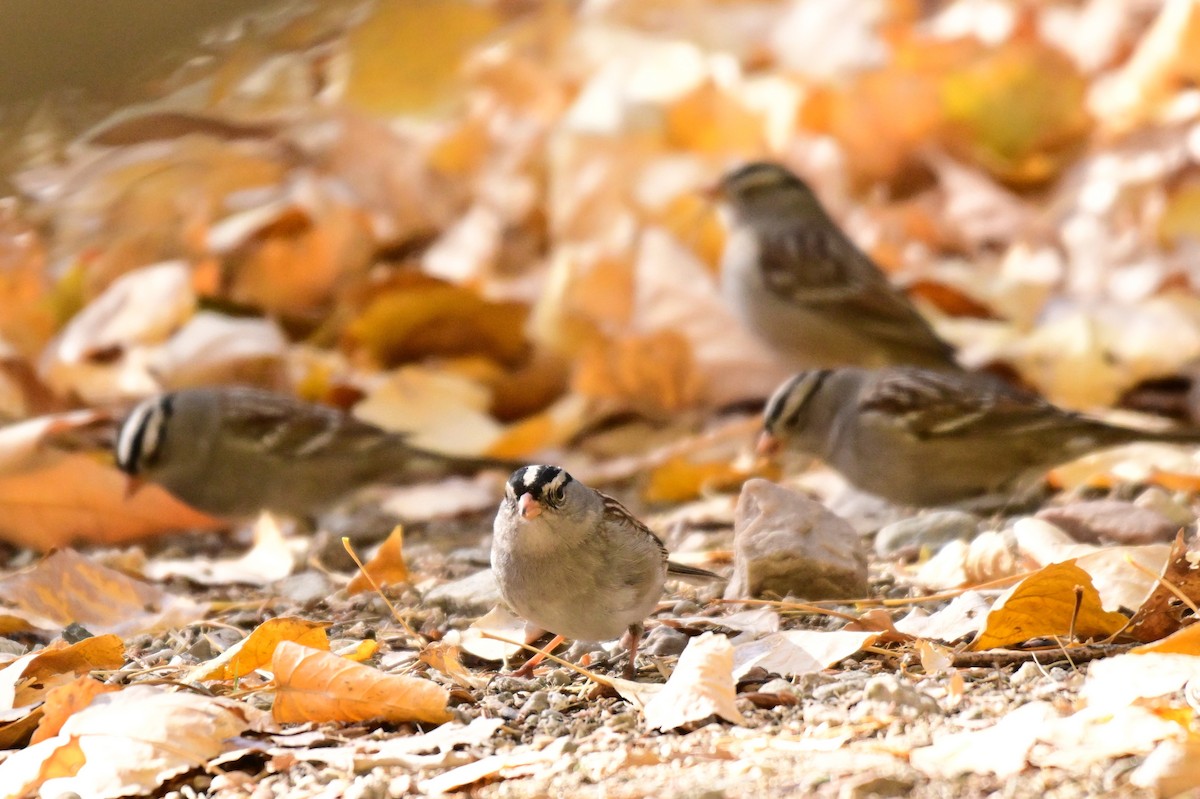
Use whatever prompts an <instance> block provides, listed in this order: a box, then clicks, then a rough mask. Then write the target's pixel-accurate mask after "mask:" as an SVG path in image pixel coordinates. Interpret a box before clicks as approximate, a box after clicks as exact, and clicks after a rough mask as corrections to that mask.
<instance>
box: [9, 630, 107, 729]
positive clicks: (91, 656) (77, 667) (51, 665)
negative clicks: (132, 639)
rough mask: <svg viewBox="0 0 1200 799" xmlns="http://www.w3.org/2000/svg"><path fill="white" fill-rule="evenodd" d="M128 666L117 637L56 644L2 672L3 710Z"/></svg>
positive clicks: (40, 698) (12, 664)
mask: <svg viewBox="0 0 1200 799" xmlns="http://www.w3.org/2000/svg"><path fill="white" fill-rule="evenodd" d="M124 665H125V644H124V643H123V642H122V641H121V639H120V638H119V637H118V636H116V635H97V636H93V637H91V638H85V639H84V640H82V641H79V642H78V643H75V644H68V643H66V642H65V641H55V642H53V643H51V644H50V645H49V646H47V647H45V648H44V649H39V650H38V651H36V652H31V653H29V654H28V655H23V656H22V657H19V658H17V659H16V660H14V661H13V662H12V663H9V664H7V665H6V666H4V668H3V669H0V711H3V710H8V709H11V708H14V707H25V706H26V705H30V704H33V703H34V702H40V701H42V699H44V698H45V695H46V692H47V691H49V690H51V689H53V688H55V687H57V686H59V685H64V684H66V683H69V682H70V681H71V680H72V679H74V678H76V677H79V676H82V675H85V674H88V673H89V672H92V671H96V670H102V671H111V670H114V669H119V668H121V667H122V666H124Z"/></svg>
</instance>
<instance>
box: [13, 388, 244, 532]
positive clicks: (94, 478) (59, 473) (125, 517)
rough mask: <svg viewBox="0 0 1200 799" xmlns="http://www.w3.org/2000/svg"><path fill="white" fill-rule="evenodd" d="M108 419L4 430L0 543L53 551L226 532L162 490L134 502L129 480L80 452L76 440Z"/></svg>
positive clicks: (46, 419) (88, 417)
mask: <svg viewBox="0 0 1200 799" xmlns="http://www.w3.org/2000/svg"><path fill="white" fill-rule="evenodd" d="M105 418H106V416H105V415H104V414H100V413H98V412H96V411H75V412H72V413H66V414H58V415H53V416H42V417H38V418H35V419H29V420H27V421H24V422H19V423H17V424H12V425H8V426H5V427H0V510H2V511H3V512H2V513H0V538H3V539H5V540H7V541H11V542H13V543H15V544H17V545H18V546H24V547H29V548H30V549H34V550H38V551H45V550H48V549H52V548H54V547H62V546H67V545H69V544H70V543H72V542H74V541H77V540H84V541H89V542H92V543H115V542H118V541H126V540H129V539H134V538H145V537H147V536H151V535H154V534H157V533H162V532H165V531H168V530H184V529H197V530H211V529H216V528H218V527H220V526H222V523H221V522H219V521H218V520H216V519H213V518H212V517H210V516H207V515H205V514H202V513H200V512H198V511H194V510H192V509H191V508H189V507H187V506H186V505H184V504H183V503H181V502H180V501H179V500H177V499H175V498H174V497H172V496H171V495H170V494H168V493H167V492H166V491H164V490H163V489H162V488H159V487H158V486H156V485H147V486H145V487H144V488H143V490H140V491H138V492H137V494H135V495H134V496H132V497H127V496H126V495H127V490H128V487H129V478H128V477H127V476H126V475H124V474H122V473H121V472H119V471H117V470H116V468H114V467H112V466H107V465H105V464H104V463H102V462H101V458H99V457H97V455H96V453H94V452H88V451H74V450H76V449H79V447H77V446H75V445H72V444H70V440H71V439H72V438H73V437H74V436H75V435H76V433H78V434H79V435H80V436H81V437H83V438H87V431H88V429H89V428H90V427H91V426H93V425H95V424H97V423H98V422H101V421H103V420H104V419H105ZM63 441H65V442H67V443H65V444H64V443H60V442H63ZM68 445H69V446H70V448H68Z"/></svg>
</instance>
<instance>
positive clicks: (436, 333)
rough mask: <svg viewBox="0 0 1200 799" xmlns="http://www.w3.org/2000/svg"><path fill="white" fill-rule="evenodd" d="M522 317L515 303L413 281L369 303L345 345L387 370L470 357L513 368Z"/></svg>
mask: <svg viewBox="0 0 1200 799" xmlns="http://www.w3.org/2000/svg"><path fill="white" fill-rule="evenodd" d="M526 315H527V310H526V308H525V307H524V306H522V305H519V304H517V303H513V302H492V301H489V300H485V299H483V298H482V297H481V296H479V295H478V294H476V293H475V292H474V291H471V290H470V289H467V288H463V287H461V286H453V285H450V284H447V283H442V282H441V281H438V280H433V279H431V278H425V277H422V276H417V277H414V278H413V279H411V280H407V281H404V282H403V283H402V284H401V285H398V286H397V287H395V288H393V289H391V290H389V291H387V292H386V293H384V294H381V295H380V296H378V297H376V298H375V299H374V300H372V301H371V302H370V304H369V305H368V306H367V308H366V310H364V311H363V312H362V314H360V315H359V317H358V318H357V319H355V320H354V321H353V322H351V323H350V325H349V327H348V328H347V329H346V341H347V344H348V346H350V347H351V348H357V349H361V350H363V351H364V352H365V353H366V354H367V355H368V356H369V357H370V358H371V359H372V360H373V361H374V362H375V363H378V364H385V365H393V364H397V363H401V362H405V361H413V360H418V359H420V358H423V357H425V356H428V355H440V356H455V355H472V354H481V355H487V356H489V357H491V358H492V359H494V360H496V361H499V362H501V363H505V364H514V363H516V362H517V361H519V360H520V359H521V358H522V357H523V356H524V355H525V352H526V343H525V335H524V332H523V330H524V324H525V317H526Z"/></svg>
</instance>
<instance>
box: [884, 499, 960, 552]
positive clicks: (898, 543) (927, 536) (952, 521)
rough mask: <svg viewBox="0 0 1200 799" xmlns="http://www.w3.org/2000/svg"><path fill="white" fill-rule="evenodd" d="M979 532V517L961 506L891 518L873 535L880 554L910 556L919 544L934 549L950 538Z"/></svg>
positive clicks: (918, 548) (917, 550) (939, 547)
mask: <svg viewBox="0 0 1200 799" xmlns="http://www.w3.org/2000/svg"><path fill="white" fill-rule="evenodd" d="M977 532H979V517H978V516H976V515H975V514H974V513H967V512H966V511H962V510H935V511H930V512H929V513H923V514H921V515H920V516H910V517H909V518H907V519H901V520H900V521H898V522H892V523H891V524H889V525H887V526H885V527H884V528H883V529H881V530H880V531H879V534H878V535H876V536H875V554H876V555H878V556H879V557H880V558H893V557H912V556H915V555H916V554H917V553H918V552H920V551H921V548H922V547H927V548H929V549H930V550H931V551H932V552H937V551H938V550H939V549H941V548H942V547H943V546H945V545H946V544H948V543H950V542H951V541H969V540H970V539H972V538H974V537H975V534H976V533H977Z"/></svg>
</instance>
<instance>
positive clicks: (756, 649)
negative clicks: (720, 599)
mask: <svg viewBox="0 0 1200 799" xmlns="http://www.w3.org/2000/svg"><path fill="white" fill-rule="evenodd" d="M881 635H882V633H880V632H876V631H868V632H851V631H846V630H836V631H833V632H827V631H823V630H787V631H784V632H778V633H772V634H771V635H768V636H765V637H763V638H759V639H757V640H753V641H747V642H745V643H742V644H738V645H737V646H736V647H734V650H733V660H734V664H735V665H734V676H735V677H738V678H741V677H742V676H744V675H745V674H746V673H747V672H749V671H750V670H751V669H753V668H755V667H758V668H762V669H766V670H767V671H768V672H771V673H773V674H782V675H784V676H794V675H798V674H810V673H812V672H815V671H823V670H825V669H827V668H829V667H830V666H833V665H834V664H836V663H838V662H840V661H842V660H844V659H845V658H848V657H850V656H851V655H854V654H856V653H857V652H860V651H862V648H863V647H864V646H869V645H870V644H872V643H874V642H875V641H877V640H878V639H879V638H880V636H881Z"/></svg>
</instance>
